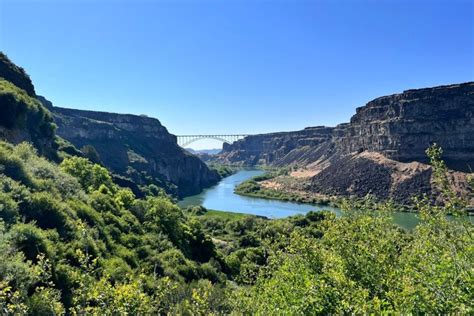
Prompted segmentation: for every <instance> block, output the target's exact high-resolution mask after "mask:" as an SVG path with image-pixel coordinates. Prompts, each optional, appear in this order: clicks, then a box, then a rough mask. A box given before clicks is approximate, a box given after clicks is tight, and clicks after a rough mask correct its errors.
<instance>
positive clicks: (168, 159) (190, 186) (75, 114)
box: [51, 107, 219, 196]
mask: <svg viewBox="0 0 474 316" xmlns="http://www.w3.org/2000/svg"><path fill="white" fill-rule="evenodd" d="M51 110H52V112H53V116H54V120H55V122H56V124H57V125H58V129H57V133H58V135H59V136H61V137H62V138H64V139H66V140H68V141H70V142H71V143H72V144H74V145H75V146H76V147H77V148H84V147H85V146H92V147H93V148H94V149H95V150H96V151H97V153H98V157H99V159H100V161H101V162H102V163H103V164H104V165H105V166H106V167H107V168H109V169H110V170H112V171H113V172H114V173H116V174H118V175H121V176H123V177H125V178H127V179H131V180H132V181H133V182H135V183H136V184H138V185H149V184H159V185H160V186H161V187H164V188H166V190H167V192H169V193H173V194H175V195H177V196H185V195H192V194H196V193H199V192H200V191H201V190H202V189H203V188H205V187H208V186H210V185H212V184H215V183H216V182H217V181H218V180H219V176H218V174H217V173H216V172H215V171H212V170H210V169H209V168H208V167H207V166H206V164H204V163H203V162H202V161H201V160H200V159H199V158H198V157H196V156H195V155H192V154H191V153H189V152H187V151H186V150H184V149H182V148H181V147H179V146H178V144H177V142H176V136H174V135H172V134H170V133H169V132H168V131H167V129H166V128H165V127H164V126H163V125H161V123H160V121H158V120H157V119H155V118H150V117H145V116H138V115H127V114H115V113H105V112H94V111H82V110H74V109H65V108H60V107H52V108H51Z"/></svg>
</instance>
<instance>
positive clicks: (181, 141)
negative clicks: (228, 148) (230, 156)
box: [176, 134, 248, 147]
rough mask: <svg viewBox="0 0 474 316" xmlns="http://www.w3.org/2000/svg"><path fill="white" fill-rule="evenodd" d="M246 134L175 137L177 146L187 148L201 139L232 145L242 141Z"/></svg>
mask: <svg viewBox="0 0 474 316" xmlns="http://www.w3.org/2000/svg"><path fill="white" fill-rule="evenodd" d="M246 136H248V134H227V135H176V138H177V141H178V145H179V146H181V147H186V146H189V145H190V144H192V143H194V142H196V141H198V140H201V139H214V140H218V141H221V142H223V143H228V144H232V143H233V142H235V141H237V140H239V139H243V138H244V137H246Z"/></svg>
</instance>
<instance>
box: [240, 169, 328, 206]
mask: <svg viewBox="0 0 474 316" xmlns="http://www.w3.org/2000/svg"><path fill="white" fill-rule="evenodd" d="M274 177H276V175H275V174H272V173H265V174H263V175H261V176H256V177H253V178H252V179H249V180H247V181H244V182H242V183H241V184H239V185H238V186H237V187H236V188H235V193H237V194H240V195H246V196H253V197H258V198H262V199H272V200H282V201H291V202H297V203H308V204H313V205H330V204H331V201H330V200H329V199H325V198H322V197H315V196H312V195H309V194H307V195H302V194H299V193H295V192H288V191H285V190H276V189H270V188H264V187H263V186H262V185H261V184H260V183H259V182H261V181H265V180H270V179H273V178H274Z"/></svg>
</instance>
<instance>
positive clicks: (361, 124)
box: [220, 82, 474, 171]
mask: <svg viewBox="0 0 474 316" xmlns="http://www.w3.org/2000/svg"><path fill="white" fill-rule="evenodd" d="M434 142H436V143H438V145H440V146H441V147H442V148H443V150H444V159H445V160H446V162H447V163H448V166H449V167H450V168H452V169H455V170H462V171H468V170H470V168H473V169H474V83H473V82H468V83H463V84H455V85H449V86H440V87H434V88H426V89H417V90H407V91H405V92H403V93H400V94H394V95H391V96H385V97H381V98H378V99H375V100H373V101H371V102H369V103H367V104H366V105H365V106H363V107H360V108H358V109H357V111H356V114H355V115H354V116H353V117H352V118H351V122H350V123H345V124H340V125H338V126H336V127H335V128H331V127H310V128H306V129H304V130H302V131H295V132H286V133H271V134H261V135H252V136H248V137H246V138H245V139H243V140H240V141H237V142H235V143H233V144H231V145H227V146H225V147H224V150H223V152H222V154H221V155H220V160H221V161H224V162H230V163H242V164H249V165H252V164H262V163H264V164H273V165H282V164H292V163H296V164H303V165H306V164H310V163H313V162H315V161H317V160H318V159H320V158H321V157H324V156H330V155H332V154H334V153H339V154H349V153H353V152H362V151H371V152H378V153H382V154H383V155H385V156H386V157H388V158H391V159H394V160H397V161H402V162H407V161H419V162H426V155H425V150H426V148H428V147H429V146H430V145H431V144H432V143H434Z"/></svg>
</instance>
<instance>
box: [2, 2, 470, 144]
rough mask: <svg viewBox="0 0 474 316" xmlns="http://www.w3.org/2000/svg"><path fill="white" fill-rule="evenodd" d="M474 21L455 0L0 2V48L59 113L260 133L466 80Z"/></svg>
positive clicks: (177, 130)
mask: <svg viewBox="0 0 474 316" xmlns="http://www.w3.org/2000/svg"><path fill="white" fill-rule="evenodd" d="M473 21H474V1H458V0H446V1H436V0H433V1H427V0H426V1H416V0H415V1H391V0H385V1H384V0H382V1H376V0H372V1H362V0H360V1H359V0H357V1H356V0H353V1H336V0H334V1H298V0H294V1H290V0H288V1H258V0H252V1H250V0H249V1H231V0H227V1H225V0H216V1H210V0H209V1H180V0H177V1H171V0H170V1H151V0H133V1H132V0H129V1H125V0H117V1H112V0H104V1H100V0H97V1H91V0H77V1H71V0H56V1H54V0H44V1H41V0H36V1H34V0H32V1H25V0H0V50H2V51H4V52H5V53H6V54H7V55H8V56H9V57H10V58H11V59H12V60H13V61H14V62H15V63H17V64H19V65H21V66H22V67H24V68H25V69H26V70H27V72H28V73H29V74H30V76H31V78H32V80H33V82H34V84H35V87H36V90H37V93H38V94H41V95H44V96H46V97H47V98H48V99H50V100H51V101H53V103H54V104H55V105H57V106H63V107H72V108H78V109H90V110H99V111H110V112H119V113H132V114H147V115H149V116H153V117H156V118H158V119H159V120H160V121H161V122H162V123H163V124H164V125H165V126H166V127H167V128H168V130H169V131H170V132H172V133H174V134H195V133H199V134H206V133H211V134H212V133H261V132H272V131H287V130H298V129H302V128H304V127H307V126H315V125H336V124H338V123H341V122H347V121H348V120H349V119H350V117H351V115H352V114H354V112H355V108H356V107H358V106H362V105H364V104H365V103H366V102H368V101H370V100H371V99H374V98H376V97H379V96H382V95H387V94H393V93H397V92H401V91H403V90H405V89H409V88H421V87H428V86H435V85H442V84H450V83H457V82H464V81H472V80H473V79H474V60H473V58H474V57H473V56H474V47H473V46H474V24H473V23H474V22H473ZM194 147H197V148H200V147H201V148H202V147H216V144H214V143H212V142H202V143H200V144H196V146H194Z"/></svg>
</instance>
